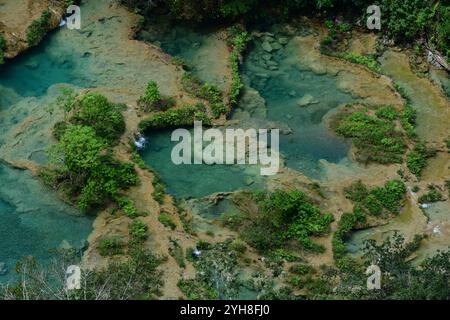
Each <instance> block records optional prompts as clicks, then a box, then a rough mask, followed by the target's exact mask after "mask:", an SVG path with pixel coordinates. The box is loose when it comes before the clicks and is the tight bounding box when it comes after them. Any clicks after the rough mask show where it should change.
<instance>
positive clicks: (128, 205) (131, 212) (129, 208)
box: [116, 197, 138, 218]
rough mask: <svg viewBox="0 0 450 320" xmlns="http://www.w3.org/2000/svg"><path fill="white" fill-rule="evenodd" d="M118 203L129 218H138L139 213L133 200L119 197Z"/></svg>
mask: <svg viewBox="0 0 450 320" xmlns="http://www.w3.org/2000/svg"><path fill="white" fill-rule="evenodd" d="M116 201H117V204H118V205H119V207H120V208H121V209H122V210H123V212H124V213H125V214H126V215H127V216H128V217H130V218H136V217H137V216H138V212H137V209H136V206H135V205H134V202H133V200H131V199H129V198H127V197H118V198H117V199H116Z"/></svg>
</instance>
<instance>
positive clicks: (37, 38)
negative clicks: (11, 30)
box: [27, 10, 52, 47]
mask: <svg viewBox="0 0 450 320" xmlns="http://www.w3.org/2000/svg"><path fill="white" fill-rule="evenodd" d="M51 16H52V14H51V12H50V10H45V11H44V12H43V13H42V15H41V17H40V18H39V19H37V20H34V21H33V22H32V23H31V25H30V26H29V27H28V30H27V42H28V45H29V46H30V47H33V46H36V45H38V44H39V42H41V41H42V39H43V38H44V37H45V35H46V33H47V32H48V31H50V27H51V26H50V19H51Z"/></svg>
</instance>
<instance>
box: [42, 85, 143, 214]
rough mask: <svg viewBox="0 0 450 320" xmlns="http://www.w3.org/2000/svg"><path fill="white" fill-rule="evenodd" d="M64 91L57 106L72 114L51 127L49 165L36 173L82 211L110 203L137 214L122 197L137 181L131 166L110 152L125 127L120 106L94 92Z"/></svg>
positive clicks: (131, 204)
mask: <svg viewBox="0 0 450 320" xmlns="http://www.w3.org/2000/svg"><path fill="white" fill-rule="evenodd" d="M63 95H64V96H65V97H64V98H61V99H59V100H58V101H57V104H58V106H59V107H61V108H62V109H64V111H65V112H67V113H69V112H70V114H71V118H70V119H69V120H68V121H64V122H60V123H58V124H57V125H56V126H55V129H54V135H55V136H56V137H57V138H59V142H58V143H57V144H56V145H54V146H52V147H51V148H50V150H49V152H48V153H49V156H50V159H51V162H52V164H53V167H52V168H44V169H43V170H41V173H40V176H41V177H42V178H43V180H44V182H46V183H47V184H48V185H50V186H51V187H53V188H55V189H58V190H60V191H61V192H62V193H63V194H64V195H65V196H66V197H67V199H68V200H69V201H70V202H72V203H76V204H77V205H78V207H79V208H80V209H81V210H84V211H86V210H89V209H92V208H96V207H102V206H105V205H106V204H108V203H109V202H110V201H114V202H116V203H117V204H118V206H119V207H120V208H122V209H123V210H124V212H125V213H126V214H127V215H129V216H130V217H134V216H136V215H137V212H136V208H135V207H134V204H133V203H132V201H131V200H129V199H127V198H126V197H123V196H122V195H121V193H122V191H123V190H125V189H126V188H128V187H129V186H132V185H136V184H137V183H138V177H137V174H136V172H135V170H134V166H133V165H132V164H128V163H123V162H120V161H118V160H116V159H114V157H113V156H112V151H111V148H112V146H113V145H114V144H115V143H116V141H117V139H118V138H119V137H120V135H121V134H122V133H123V132H124V130H125V122H124V119H123V116H122V114H121V112H120V109H119V107H117V106H115V105H113V104H111V103H109V102H108V100H107V99H106V98H105V97H103V96H102V95H100V94H97V93H88V94H86V95H85V96H84V97H82V98H81V99H77V98H76V96H74V94H73V92H72V91H70V90H69V91H65V92H63Z"/></svg>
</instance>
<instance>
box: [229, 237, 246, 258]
mask: <svg viewBox="0 0 450 320" xmlns="http://www.w3.org/2000/svg"><path fill="white" fill-rule="evenodd" d="M230 249H231V250H233V251H236V252H237V253H239V254H243V253H245V251H247V246H246V245H245V243H244V242H242V241H240V240H237V239H236V240H233V241H232V242H231V243H230Z"/></svg>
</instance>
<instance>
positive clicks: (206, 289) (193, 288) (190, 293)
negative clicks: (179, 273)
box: [178, 279, 219, 300]
mask: <svg viewBox="0 0 450 320" xmlns="http://www.w3.org/2000/svg"><path fill="white" fill-rule="evenodd" d="M178 288H180V290H181V292H183V294H184V295H185V296H186V298H187V299H189V300H215V299H218V298H219V295H218V293H217V291H216V290H215V289H214V288H213V287H212V286H210V285H209V284H207V283H206V282H204V281H198V280H197V279H181V280H180V281H178Z"/></svg>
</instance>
